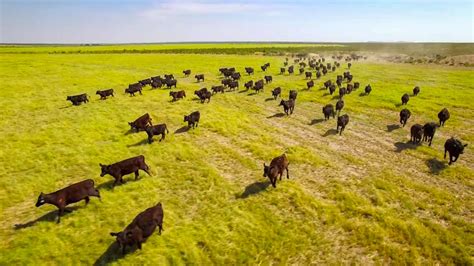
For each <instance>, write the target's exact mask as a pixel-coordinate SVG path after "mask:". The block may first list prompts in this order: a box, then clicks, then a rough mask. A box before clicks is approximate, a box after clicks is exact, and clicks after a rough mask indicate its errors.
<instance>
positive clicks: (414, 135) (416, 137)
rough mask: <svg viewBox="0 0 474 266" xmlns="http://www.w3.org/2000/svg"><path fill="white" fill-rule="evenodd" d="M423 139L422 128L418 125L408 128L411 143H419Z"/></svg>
mask: <svg viewBox="0 0 474 266" xmlns="http://www.w3.org/2000/svg"><path fill="white" fill-rule="evenodd" d="M422 138H423V126H422V125H420V124H414V125H413V126H411V128H410V141H411V142H413V143H420V141H421V139H422Z"/></svg>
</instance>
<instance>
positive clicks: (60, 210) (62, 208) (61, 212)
mask: <svg viewBox="0 0 474 266" xmlns="http://www.w3.org/2000/svg"><path fill="white" fill-rule="evenodd" d="M58 208H59V210H58V221H57V223H60V222H61V216H62V215H63V214H64V208H65V206H59V207H58Z"/></svg>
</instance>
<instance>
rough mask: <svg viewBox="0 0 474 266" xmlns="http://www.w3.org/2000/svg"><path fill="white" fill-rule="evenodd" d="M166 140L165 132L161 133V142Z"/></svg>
mask: <svg viewBox="0 0 474 266" xmlns="http://www.w3.org/2000/svg"><path fill="white" fill-rule="evenodd" d="M164 139H165V132H163V133H161V139H160V141H162V140H164Z"/></svg>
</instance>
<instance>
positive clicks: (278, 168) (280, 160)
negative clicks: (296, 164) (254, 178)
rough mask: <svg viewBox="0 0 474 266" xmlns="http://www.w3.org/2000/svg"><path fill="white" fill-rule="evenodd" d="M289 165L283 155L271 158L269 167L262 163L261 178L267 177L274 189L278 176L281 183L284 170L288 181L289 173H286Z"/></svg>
mask: <svg viewBox="0 0 474 266" xmlns="http://www.w3.org/2000/svg"><path fill="white" fill-rule="evenodd" d="M289 164H290V162H289V161H288V158H287V157H286V155H285V154H282V155H280V156H278V157H276V158H273V160H272V161H271V162H270V165H268V166H267V165H266V164H265V163H263V177H268V178H269V179H270V182H271V183H272V186H273V187H274V188H276V181H277V177H278V176H280V181H281V177H282V175H283V171H285V170H286V178H287V179H290V172H289V171H288V165H289Z"/></svg>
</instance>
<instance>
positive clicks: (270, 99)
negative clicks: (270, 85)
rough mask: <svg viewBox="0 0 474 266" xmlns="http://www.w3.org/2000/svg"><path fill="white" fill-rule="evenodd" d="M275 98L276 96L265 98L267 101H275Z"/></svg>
mask: <svg viewBox="0 0 474 266" xmlns="http://www.w3.org/2000/svg"><path fill="white" fill-rule="evenodd" d="M274 100H275V98H273V97H270V98H266V99H265V101H266V102H269V101H274Z"/></svg>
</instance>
